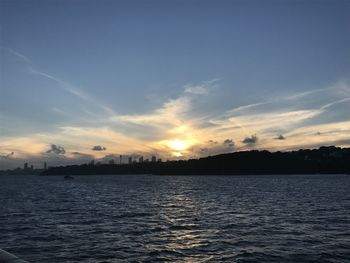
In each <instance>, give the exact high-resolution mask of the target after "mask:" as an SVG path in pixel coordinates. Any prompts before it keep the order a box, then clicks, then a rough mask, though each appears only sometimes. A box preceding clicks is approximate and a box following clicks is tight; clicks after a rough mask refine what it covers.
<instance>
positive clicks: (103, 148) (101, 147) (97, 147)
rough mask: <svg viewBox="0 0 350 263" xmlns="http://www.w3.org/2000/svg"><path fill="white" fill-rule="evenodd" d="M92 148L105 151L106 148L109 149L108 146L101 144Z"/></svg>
mask: <svg viewBox="0 0 350 263" xmlns="http://www.w3.org/2000/svg"><path fill="white" fill-rule="evenodd" d="M91 150H93V151H105V150H107V148H106V147H104V146H101V145H95V146H94V147H92V149H91Z"/></svg>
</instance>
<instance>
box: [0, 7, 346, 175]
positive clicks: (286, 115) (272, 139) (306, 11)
mask: <svg viewBox="0 0 350 263" xmlns="http://www.w3.org/2000/svg"><path fill="white" fill-rule="evenodd" d="M349 112H350V1H346V0H309V1H306V0H305V1H302V0H293V1H290V0H281V1H277V0H256V1H254V0H246V1H243V0H241V1H239V0H232V1H228V0H227V1H226V0H210V1H205V0H201V1H199V0H186V1H182V0H160V1H155V0H148V1H142V0H138V1H136V0H128V1H126V0H125V1H121V0H120V1H109V0H101V1H97V0H94V1H89V0H84V1H82V0H75V1H70V0H59V1H58V0H50V1H38V0H31V1H27V0H20V1H19V0H11V1H10V0H0V170H1V169H7V168H15V167H19V166H20V167H22V166H23V163H24V162H29V163H30V164H34V165H35V167H38V168H41V167H42V166H43V162H47V163H48V165H49V166H54V165H66V164H73V163H86V162H88V161H90V160H92V159H96V160H100V161H102V162H106V161H108V160H110V159H116V158H118V157H119V155H121V154H122V155H123V156H125V157H127V156H132V157H134V158H137V157H138V156H141V155H142V156H144V157H145V158H150V156H152V155H156V156H157V157H158V158H162V159H164V160H166V159H189V158H198V157H202V156H209V155H215V154H220V153H227V152H234V151H242V150H252V149H258V150H263V149H266V150H271V151H278V150H281V151H287V150H294V149H300V148H318V147H319V146H323V145H325V146H327V145H336V146H339V147H350V115H349Z"/></svg>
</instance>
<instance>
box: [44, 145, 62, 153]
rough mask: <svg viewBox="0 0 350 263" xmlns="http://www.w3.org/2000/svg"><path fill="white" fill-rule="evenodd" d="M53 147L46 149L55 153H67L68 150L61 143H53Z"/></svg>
mask: <svg viewBox="0 0 350 263" xmlns="http://www.w3.org/2000/svg"><path fill="white" fill-rule="evenodd" d="M50 147H51V148H50V149H49V150H47V151H46V153H54V154H65V153H66V150H65V149H64V148H63V147H62V146H59V145H56V144H51V146H50Z"/></svg>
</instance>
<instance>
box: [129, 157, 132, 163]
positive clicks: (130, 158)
mask: <svg viewBox="0 0 350 263" xmlns="http://www.w3.org/2000/svg"><path fill="white" fill-rule="evenodd" d="M128 163H129V164H132V157H131V156H130V157H129V161H128Z"/></svg>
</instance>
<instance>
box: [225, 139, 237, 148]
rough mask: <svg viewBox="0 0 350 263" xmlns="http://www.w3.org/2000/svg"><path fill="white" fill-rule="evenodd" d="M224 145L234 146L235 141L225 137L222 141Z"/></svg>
mask: <svg viewBox="0 0 350 263" xmlns="http://www.w3.org/2000/svg"><path fill="white" fill-rule="evenodd" d="M224 145H226V146H229V147H233V146H235V143H234V142H233V140H231V139H226V140H225V141H224Z"/></svg>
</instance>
